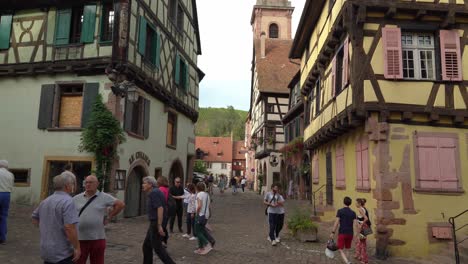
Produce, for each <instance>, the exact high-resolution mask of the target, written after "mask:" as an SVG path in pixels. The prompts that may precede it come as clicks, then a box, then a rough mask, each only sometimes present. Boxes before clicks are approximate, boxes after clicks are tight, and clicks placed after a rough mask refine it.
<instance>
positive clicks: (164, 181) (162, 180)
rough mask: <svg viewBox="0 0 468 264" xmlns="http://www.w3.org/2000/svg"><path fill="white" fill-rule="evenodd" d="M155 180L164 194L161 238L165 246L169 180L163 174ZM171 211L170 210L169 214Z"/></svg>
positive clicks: (167, 236) (166, 239)
mask: <svg viewBox="0 0 468 264" xmlns="http://www.w3.org/2000/svg"><path fill="white" fill-rule="evenodd" d="M156 181H157V188H158V189H159V190H160V191H161V192H162V193H163V194H164V203H163V207H164V214H163V220H162V227H163V229H164V233H165V236H162V237H161V239H162V241H163V246H165V247H166V246H167V241H168V240H169V232H168V231H167V223H168V222H169V208H168V205H167V201H168V198H169V187H168V186H169V181H168V180H167V178H166V177H164V176H159V177H158V179H157V180H156ZM172 214H173V213H172V212H171V213H170V215H172Z"/></svg>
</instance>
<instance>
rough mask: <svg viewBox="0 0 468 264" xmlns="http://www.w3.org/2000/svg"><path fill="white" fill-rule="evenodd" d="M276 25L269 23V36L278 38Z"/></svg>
mask: <svg viewBox="0 0 468 264" xmlns="http://www.w3.org/2000/svg"><path fill="white" fill-rule="evenodd" d="M278 32H279V29H278V25H277V24H271V25H270V28H269V34H268V36H270V38H278Z"/></svg>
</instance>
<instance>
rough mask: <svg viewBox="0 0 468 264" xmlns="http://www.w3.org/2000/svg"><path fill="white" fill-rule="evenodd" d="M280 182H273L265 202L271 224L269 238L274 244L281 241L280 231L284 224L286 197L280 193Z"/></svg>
mask: <svg viewBox="0 0 468 264" xmlns="http://www.w3.org/2000/svg"><path fill="white" fill-rule="evenodd" d="M278 190H279V184H277V183H273V184H272V185H271V191H270V192H267V194H266V195H265V198H264V199H263V203H264V204H265V205H267V206H268V209H267V212H268V223H269V225H270V232H269V237H268V238H269V239H268V240H270V241H271V245H272V246H276V244H277V243H279V242H280V237H279V233H280V232H281V229H283V224H284V198H283V196H282V195H281V194H279V193H278Z"/></svg>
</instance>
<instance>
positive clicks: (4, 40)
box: [0, 14, 13, 50]
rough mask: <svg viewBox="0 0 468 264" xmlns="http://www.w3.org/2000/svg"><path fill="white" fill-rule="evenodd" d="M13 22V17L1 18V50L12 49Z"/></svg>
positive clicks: (3, 16) (2, 16) (5, 16)
mask: <svg viewBox="0 0 468 264" xmlns="http://www.w3.org/2000/svg"><path fill="white" fill-rule="evenodd" d="M12 21H13V16H12V15H7V14H5V15H1V16H0V50H4V49H9V48H10V34H11V25H12Z"/></svg>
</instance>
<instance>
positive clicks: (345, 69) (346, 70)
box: [341, 37, 349, 89]
mask: <svg viewBox="0 0 468 264" xmlns="http://www.w3.org/2000/svg"><path fill="white" fill-rule="evenodd" d="M341 76H343V80H342V82H341V87H342V89H344V88H345V86H346V85H347V84H348V81H349V37H346V39H345V41H344V44H343V74H342V75H341Z"/></svg>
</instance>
